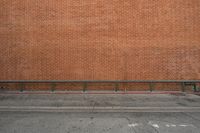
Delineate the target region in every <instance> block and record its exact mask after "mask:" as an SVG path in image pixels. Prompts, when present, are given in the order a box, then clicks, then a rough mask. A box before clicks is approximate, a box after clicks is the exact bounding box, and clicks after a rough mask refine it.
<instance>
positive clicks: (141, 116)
mask: <svg viewBox="0 0 200 133" xmlns="http://www.w3.org/2000/svg"><path fill="white" fill-rule="evenodd" d="M0 99H1V100H0V133H200V113H199V112H200V111H199V110H197V109H199V107H200V97H199V96H196V95H191V94H186V95H185V94H180V95H170V94H167V95H156V94H153V95H87V94H83V95H55V94H50V95H49V94H48V95H44V94H42V95H36V94H31V95H30V94H23V95H21V94H20V95H13V94H0ZM13 107H14V108H15V107H20V108H21V109H20V110H15V109H13ZM40 107H41V108H47V110H45V111H44V110H43V111H41V110H38V108H40ZM64 107H71V108H73V107H74V108H77V107H80V108H81V107H82V108H83V107H84V108H89V110H91V107H92V108H95V107H97V108H101V107H102V108H105V109H104V112H103V113H102V112H100V111H96V112H95V111H94V112H92V111H91V112H88V111H84V110H81V109H80V112H68V111H67V110H68V109H66V110H64V111H62V112H59V110H60V108H64ZM119 107H122V108H123V109H124V110H125V109H126V108H130V110H135V111H130V112H129V113H127V112H126V111H123V109H122V110H120V111H116V112H115V110H114V111H113V112H112V109H110V111H111V112H109V111H108V112H107V109H106V108H119ZM177 107H178V108H177ZM27 108H31V109H30V110H28V111H27V110H26V109H27ZM34 108H36V109H34ZM48 108H53V110H54V111H49V110H48ZM137 108H143V111H142V110H137ZM146 108H150V109H146ZM151 108H154V109H153V110H152V109H151ZM160 108H161V109H162V108H171V110H170V111H169V112H167V111H163V110H160ZM193 108H194V111H191V110H193ZM195 108H197V109H196V110H195ZM188 109H191V110H188ZM176 110H179V111H178V112H177V111H176Z"/></svg>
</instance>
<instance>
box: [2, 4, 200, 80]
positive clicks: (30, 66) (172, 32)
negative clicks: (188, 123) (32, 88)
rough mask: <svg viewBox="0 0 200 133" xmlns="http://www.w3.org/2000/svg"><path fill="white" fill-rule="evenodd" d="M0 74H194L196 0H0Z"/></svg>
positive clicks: (198, 26)
mask: <svg viewBox="0 0 200 133" xmlns="http://www.w3.org/2000/svg"><path fill="white" fill-rule="evenodd" d="M0 45H1V46H0V51H1V52H0V67H1V68H0V79H1V80H5V79H13V80H14V79H27V80H28V79H33V80H35V79H38V80H50V79H54V80H57V79H59V80H61V79H65V80H67V79H69V80H130V79H135V80H142V79H145V80H147V79H153V80H157V79H200V0H78V1H74V0H1V1H0Z"/></svg>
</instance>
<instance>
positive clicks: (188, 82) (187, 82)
mask: <svg viewBox="0 0 200 133" xmlns="http://www.w3.org/2000/svg"><path fill="white" fill-rule="evenodd" d="M3 83H17V84H20V86H21V87H20V91H23V90H24V88H25V84H27V83H51V90H52V91H54V90H55V88H56V84H58V83H82V86H83V88H82V89H83V92H85V91H86V90H87V86H88V84H89V83H113V84H114V85H115V89H114V90H115V91H118V90H119V84H120V83H148V84H149V90H150V91H153V90H154V84H156V83H178V84H180V85H181V88H182V91H183V92H184V91H185V87H186V86H193V90H194V91H199V90H198V89H199V88H198V85H199V87H200V80H0V85H1V84H3ZM0 87H1V86H0ZM1 88H2V87H1Z"/></svg>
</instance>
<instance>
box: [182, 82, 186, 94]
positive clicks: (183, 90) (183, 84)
mask: <svg viewBox="0 0 200 133" xmlns="http://www.w3.org/2000/svg"><path fill="white" fill-rule="evenodd" d="M181 86H182V87H181V88H182V92H185V82H183V83H181Z"/></svg>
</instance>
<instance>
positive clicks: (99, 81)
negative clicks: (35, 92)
mask: <svg viewBox="0 0 200 133" xmlns="http://www.w3.org/2000/svg"><path fill="white" fill-rule="evenodd" d="M72 82H74V83H75V82H76V83H200V80H0V83H72Z"/></svg>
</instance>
